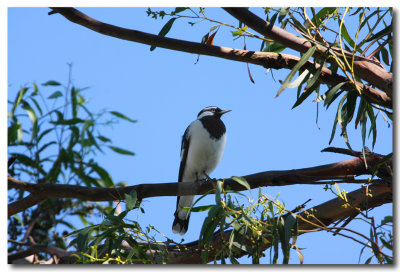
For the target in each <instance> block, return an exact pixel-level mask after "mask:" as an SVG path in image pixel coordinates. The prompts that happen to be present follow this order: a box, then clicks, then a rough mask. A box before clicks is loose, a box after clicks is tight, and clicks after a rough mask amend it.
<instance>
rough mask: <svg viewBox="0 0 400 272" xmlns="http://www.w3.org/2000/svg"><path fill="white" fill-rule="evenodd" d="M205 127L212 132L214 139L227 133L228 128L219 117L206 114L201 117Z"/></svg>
mask: <svg viewBox="0 0 400 272" xmlns="http://www.w3.org/2000/svg"><path fill="white" fill-rule="evenodd" d="M200 121H201V123H202V124H203V127H204V128H205V129H206V130H207V131H208V133H210V136H211V138H212V139H216V140H218V139H219V138H221V136H222V135H223V134H224V133H225V131H226V128H225V125H224V123H223V122H222V121H221V119H220V118H219V117H216V116H204V117H202V118H200Z"/></svg>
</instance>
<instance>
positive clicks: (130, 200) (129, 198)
mask: <svg viewBox="0 0 400 272" xmlns="http://www.w3.org/2000/svg"><path fill="white" fill-rule="evenodd" d="M125 200H126V208H127V209H128V210H133V209H134V208H135V207H136V202H137V193H136V191H135V190H132V191H130V192H129V194H125Z"/></svg>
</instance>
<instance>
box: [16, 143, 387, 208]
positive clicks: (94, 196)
mask: <svg viewBox="0 0 400 272" xmlns="http://www.w3.org/2000/svg"><path fill="white" fill-rule="evenodd" d="M325 151H326V150H325ZM328 151H329V150H328ZM382 157H383V156H382V155H379V154H376V153H368V155H367V156H366V161H367V165H368V168H365V163H364V160H363V158H362V157H361V156H359V157H357V158H353V159H349V160H345V161H341V162H337V163H332V164H326V165H321V166H316V167H310V168H302V169H294V170H286V171H266V172H260V173H255V174H251V175H246V176H243V178H245V179H246V181H247V182H248V183H249V185H250V187H251V188H258V187H262V186H285V185H294V184H324V183H331V182H332V181H335V182H346V183H365V180H355V179H354V176H358V175H363V174H371V169H372V168H373V167H374V166H375V165H376V164H377V163H378V162H379V161H380V160H381V159H382ZM388 163H389V164H391V163H392V162H391V161H389V162H388ZM378 177H380V178H384V179H385V180H387V176H384V177H381V176H379V173H378ZM222 180H223V181H224V182H223V184H224V186H225V188H228V187H229V188H231V189H233V190H237V191H243V190H246V188H245V187H244V186H243V185H241V184H239V183H237V182H236V181H235V180H233V179H232V178H226V179H222ZM215 185H216V180H211V181H209V182H184V183H178V182H172V183H153V184H139V185H133V186H127V187H120V188H92V187H84V186H77V185H64V184H48V183H40V184H34V183H30V182H25V181H20V180H17V179H15V178H13V177H11V176H9V177H8V188H9V189H12V188H13V189H17V190H22V191H27V192H30V194H29V195H28V196H27V197H25V198H23V199H21V200H18V201H15V202H13V203H10V204H9V206H8V216H12V215H14V214H16V213H18V212H21V211H23V210H25V209H27V208H29V207H32V206H34V205H36V204H39V203H41V202H42V201H44V200H47V199H51V198H78V199H83V200H88V201H114V200H124V199H125V194H127V193H129V192H131V191H132V190H135V191H136V192H137V196H138V199H144V198H149V197H158V196H178V195H180V196H182V195H201V194H205V193H207V192H214V189H215Z"/></svg>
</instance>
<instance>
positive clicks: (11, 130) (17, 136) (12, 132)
mask: <svg viewBox="0 0 400 272" xmlns="http://www.w3.org/2000/svg"><path fill="white" fill-rule="evenodd" d="M15 120H16V121H14V122H12V123H11V125H10V126H9V127H8V139H7V140H8V145H10V144H11V143H15V142H21V141H22V133H23V132H22V125H21V124H20V122H19V121H18V120H17V119H15Z"/></svg>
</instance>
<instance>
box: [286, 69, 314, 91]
mask: <svg viewBox="0 0 400 272" xmlns="http://www.w3.org/2000/svg"><path fill="white" fill-rule="evenodd" d="M309 73H310V71H309V70H308V69H305V70H304V71H303V72H302V73H301V75H299V76H298V77H297V78H296V79H295V80H294V81H293V82H291V83H289V84H287V85H286V88H296V87H298V86H299V85H300V83H302V82H303V81H304V79H305V78H306V77H307V75H308V74H309ZM306 80H307V79H306Z"/></svg>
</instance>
